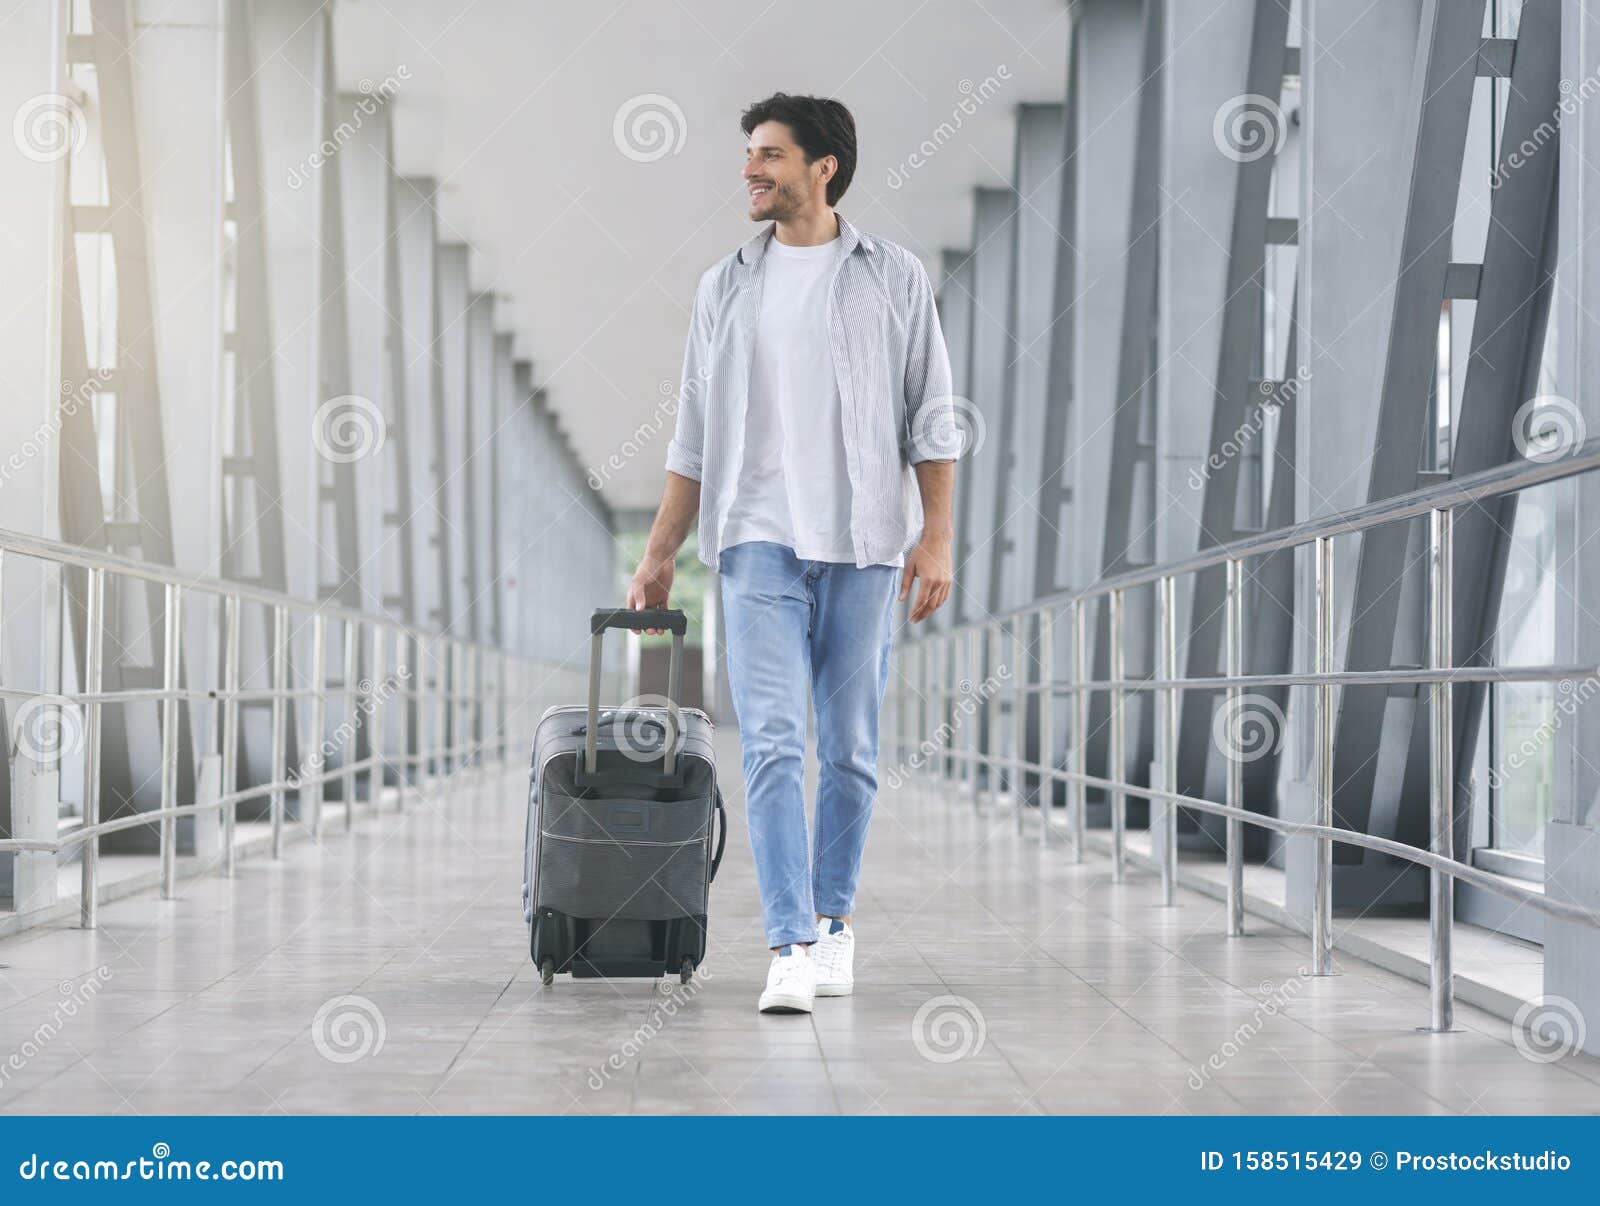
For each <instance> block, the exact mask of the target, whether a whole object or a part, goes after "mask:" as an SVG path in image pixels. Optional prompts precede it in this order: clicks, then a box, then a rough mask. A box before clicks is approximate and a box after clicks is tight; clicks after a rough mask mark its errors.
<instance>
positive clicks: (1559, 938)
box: [1544, 0, 1600, 1055]
mask: <svg viewBox="0 0 1600 1206" xmlns="http://www.w3.org/2000/svg"><path fill="white" fill-rule="evenodd" d="M1597 49H1600V13H1596V12H1595V11H1594V10H1593V8H1592V7H1591V6H1589V5H1586V4H1583V3H1581V2H1580V0H1563V4H1562V8H1561V76H1562V78H1563V79H1564V80H1571V81H1573V83H1574V84H1575V85H1576V84H1578V83H1579V82H1580V81H1586V80H1588V79H1590V78H1591V76H1592V74H1593V72H1594V70H1595V57H1594V56H1595V53H1596V51H1597ZM1563 96H1566V94H1565V93H1563ZM1597 153H1600V109H1597V108H1596V106H1595V104H1594V102H1593V101H1592V100H1591V101H1589V102H1588V103H1584V104H1579V103H1576V102H1574V103H1573V104H1572V105H1571V106H1570V111H1569V109H1568V106H1567V105H1566V104H1565V102H1564V104H1563V112H1562V116H1561V185H1560V189H1561V192H1560V235H1559V237H1560V245H1559V246H1560V256H1559V262H1560V270H1559V271H1560V273H1561V287H1560V288H1559V289H1558V290H1557V291H1556V298H1555V304H1554V307H1553V310H1552V313H1551V316H1550V321H1551V322H1552V323H1553V324H1554V327H1555V330H1554V332H1553V335H1554V339H1555V344H1556V348H1557V349H1558V351H1557V367H1556V382H1557V388H1558V390H1559V391H1560V393H1561V395H1562V396H1563V397H1565V398H1567V399H1569V400H1570V402H1571V404H1572V405H1574V406H1575V407H1577V409H1578V412H1579V413H1580V414H1581V415H1582V416H1583V419H1584V420H1585V422H1584V424H1583V429H1584V430H1586V431H1587V432H1588V433H1589V435H1590V437H1591V438H1593V435H1594V433H1596V432H1600V392H1597V391H1600V351H1597V349H1600V343H1597V342H1596V341H1597V340H1600V318H1597V317H1596V315H1597V313H1600V289H1597V282H1600V246H1597V245H1596V243H1595V240H1594V239H1593V238H1592V232H1593V230H1594V227H1595V223H1596V221H1600V212H1597V211H1596V209H1595V201H1594V198H1595V196H1596V195H1597V193H1596V189H1600V164H1597V163H1596V155H1597ZM1561 492H1562V494H1563V495H1564V496H1565V497H1564V499H1563V501H1564V502H1565V503H1566V504H1567V505H1566V506H1558V510H1557V514H1558V522H1557V524H1556V550H1555V559H1556V566H1557V569H1556V586H1557V589H1556V600H1557V602H1556V660H1557V661H1558V662H1565V661H1571V662H1577V663H1582V664H1600V622H1597V621H1596V619H1595V600H1597V599H1600V550H1597V549H1596V548H1595V547H1594V542H1593V540H1592V539H1590V538H1589V537H1590V536H1591V534H1592V533H1593V531H1594V528H1595V523H1596V522H1597V520H1600V478H1597V477H1596V476H1595V475H1594V474H1588V475H1586V476H1584V477H1580V478H1578V479H1577V480H1576V481H1574V482H1572V483H1571V484H1570V485H1568V486H1566V487H1564V488H1562V491H1561ZM1558 716H1559V714H1558ZM1561 719H1562V720H1563V722H1562V723H1560V724H1558V725H1557V727H1556V732H1555V740H1556V778H1555V792H1554V796H1555V799H1554V805H1553V816H1552V817H1551V819H1550V824H1549V825H1548V826H1547V827H1546V829H1545V839H1544V857H1545V892H1546V893H1548V894H1549V896H1550V897H1551V898H1552V899H1555V900H1565V901H1570V902H1573V903H1576V904H1580V905H1582V906H1583V907H1585V908H1587V909H1589V910H1591V911H1600V857H1596V851H1597V850H1600V769H1597V768H1600V709H1597V708H1596V707H1595V706H1594V704H1593V703H1592V702H1591V703H1588V704H1585V705H1583V706H1580V707H1579V708H1577V709H1575V710H1574V711H1573V713H1572V714H1571V716H1570V717H1566V718H1561ZM1544 980H1545V992H1546V993H1547V994H1550V995H1552V996H1557V997H1561V998H1563V999H1564V1001H1565V1002H1570V1003H1571V1006H1572V1007H1575V1009H1576V1012H1577V1014H1578V1016H1579V1017H1580V1018H1581V1019H1582V1020H1583V1021H1585V1022H1586V1023H1587V1025H1586V1027H1585V1029H1586V1031H1587V1040H1586V1046H1585V1050H1586V1051H1588V1052H1589V1053H1590V1054H1592V1055H1594V1054H1600V933H1597V932H1596V931H1595V930H1593V929H1591V928H1589V927H1586V926H1579V925H1574V924H1572V923H1570V922H1560V921H1552V922H1549V923H1547V924H1546V926H1545V965H1544ZM1554 1006H1555V1007H1556V1008H1558V1009H1561V1010H1563V1011H1565V1010H1567V1006H1566V1005H1565V1004H1563V1003H1561V1002H1555V1003H1554Z"/></svg>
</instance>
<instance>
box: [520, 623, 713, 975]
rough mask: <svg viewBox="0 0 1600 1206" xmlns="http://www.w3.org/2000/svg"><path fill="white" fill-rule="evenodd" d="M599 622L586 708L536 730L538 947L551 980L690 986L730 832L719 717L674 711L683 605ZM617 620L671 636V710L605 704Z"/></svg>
mask: <svg viewBox="0 0 1600 1206" xmlns="http://www.w3.org/2000/svg"><path fill="white" fill-rule="evenodd" d="M589 628H590V633H591V648H590V659H589V702H588V704H587V706H583V705H573V706H557V707H553V708H551V709H549V710H548V711H547V712H545V714H544V715H543V716H542V717H540V719H539V725H538V728H537V729H536V730H535V732H534V739H533V763H532V766H531V767H530V769H529V776H528V779H529V793H528V818H527V827H526V830H525V839H524V856H523V870H524V875H523V885H522V905H523V916H524V918H525V919H526V920H527V922H528V925H529V931H530V932H529V949H530V952H531V953H532V955H533V961H534V964H535V966H537V967H538V968H539V971H540V974H541V976H542V977H543V980H544V982H545V983H546V984H549V983H550V982H551V980H552V979H554V977H555V975H556V973H557V972H571V973H572V974H573V975H574V976H662V975H672V974H676V975H679V976H681V977H682V978H683V980H684V981H686V982H687V981H688V979H689V978H690V976H691V975H692V974H693V972H694V969H695V968H696V967H698V966H699V964H700V961H701V959H702V958H703V957H704V956H705V948H706V936H705V928H706V911H707V897H708V895H709V889H710V885H711V881H712V879H713V878H714V877H715V876H716V873H717V866H718V864H719V863H720V862H721V860H722V850H723V846H724V845H725V843H726V841H727V836H728V835H727V821H726V818H725V816H724V814H723V807H722V795H721V793H720V792H719V791H718V789H717V774H716V763H715V758H714V754H713V750H712V724H711V718H710V717H708V716H707V715H706V714H705V713H704V712H702V711H700V710H698V709H696V708H680V707H678V695H679V692H678V685H679V681H680V674H681V671H682V666H683V637H684V633H685V631H686V629H687V620H686V619H685V617H684V614H683V612H682V611H678V610H668V609H657V610H646V611H631V610H626V609H604V608H603V609H601V610H599V611H596V612H595V613H594V615H593V616H592V617H591V619H590V623H589ZM608 628H631V629H634V630H642V629H646V628H662V629H666V630H668V631H670V632H671V633H672V658H671V662H670V664H669V669H668V672H667V705H666V706H664V707H627V708H606V709H602V708H601V707H600V651H601V642H602V640H603V638H604V636H605V631H606V629H608ZM713 831H715V832H713ZM713 839H715V844H714V845H713Z"/></svg>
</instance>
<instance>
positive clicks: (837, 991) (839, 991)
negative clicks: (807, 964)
mask: <svg viewBox="0 0 1600 1206" xmlns="http://www.w3.org/2000/svg"><path fill="white" fill-rule="evenodd" d="M855 990H856V986H855V985H854V984H818V985H817V996H819V997H848V996H849V995H850V994H851V993H853V992H855Z"/></svg>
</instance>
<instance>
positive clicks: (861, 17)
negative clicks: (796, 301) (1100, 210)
mask: <svg viewBox="0 0 1600 1206" xmlns="http://www.w3.org/2000/svg"><path fill="white" fill-rule="evenodd" d="M335 14H336V15H335V22H336V24H335V44H336V55H337V59H338V73H339V80H340V85H341V87H342V88H346V89H353V88H355V87H357V86H358V83H359V81H361V80H363V79H367V80H371V81H375V82H376V81H381V80H383V79H385V78H386V77H389V76H393V75H395V74H396V72H397V70H398V69H399V67H400V66H401V65H402V64H403V65H404V66H405V68H406V70H407V72H408V73H409V78H408V79H406V80H405V81H404V82H402V83H401V84H400V89H399V92H398V93H397V95H396V96H395V99H394V100H393V101H392V105H393V107H394V110H393V111H394V120H395V141H396V156H397V167H398V168H399V169H400V171H402V172H404V173H405V174H407V175H431V176H434V177H437V178H438V180H439V181H440V182H441V185H442V194H441V199H440V214H441V219H442V222H443V224H444V225H443V231H442V237H445V238H459V239H462V240H464V241H466V242H469V243H470V244H471V245H472V248H473V257H472V269H473V284H474V286H475V287H476V288H479V289H493V290H494V291H495V293H496V294H499V295H501V297H502V298H503V300H502V301H501V302H500V303H499V304H498V307H497V310H498V315H499V319H500V326H501V328H502V329H504V330H511V331H513V332H514V333H515V335H516V346H517V353H518V355H520V356H526V357H528V358H529V359H531V360H532V361H533V362H534V375H535V378H536V380H537V381H539V382H540V383H541V384H544V385H546V386H547V387H548V389H549V396H550V399H551V402H552V405H553V406H554V407H555V408H556V410H557V412H558V413H559V414H560V416H561V421H562V424H563V425H564V426H565V427H566V429H567V430H568V431H569V432H570V433H571V436H572V439H573V443H574V445H575V446H576V448H577V451H578V455H579V456H580V457H581V458H583V460H584V461H585V463H586V465H588V466H602V465H605V464H606V463H607V461H608V460H609V459H610V458H611V457H612V456H613V454H617V453H620V452H621V451H622V449H623V445H624V441H625V440H627V439H628V437H629V436H630V435H631V434H632V433H633V432H634V431H635V430H636V429H638V428H640V427H641V425H643V427H644V428H645V429H646V430H653V429H654V427H655V426H656V425H658V424H659V423H660V422H661V421H662V419H661V413H660V407H661V402H662V397H663V393H664V392H665V391H667V390H669V389H670V388H671V387H670V386H666V385H663V384H662V383H663V382H667V383H671V382H675V381H676V380H677V377H678V374H679V372H680V369H681V363H682V355H683V335H684V330H685V327H686V324H687V318H688V307H689V304H690V302H691V300H692V298H693V294H694V287H695V283H696V281H697V280H698V279H699V276H700V273H701V272H702V271H703V270H704V269H705V268H706V267H708V266H709V265H710V264H711V263H712V262H713V261H714V260H716V259H717V258H718V257H720V256H722V255H724V254H725V253H727V252H728V251H730V250H732V249H733V248H734V247H735V246H737V245H738V244H739V243H740V242H741V241H742V240H743V239H745V238H747V237H748V236H749V234H750V232H751V231H752V230H753V229H754V228H753V227H752V226H751V225H750V223H749V221H748V220H747V219H746V217H745V208H744V190H743V186H742V182H741V180H740V176H739V173H740V169H741V168H742V166H743V159H744V136H743V134H742V133H741V132H740V130H739V113H740V111H741V110H742V109H743V108H744V107H745V105H747V104H748V103H749V102H750V101H752V100H755V99H757V98H759V97H762V96H765V95H767V94H768V93H770V92H773V91H776V90H779V89H782V90H784V91H788V92H813V93H819V94H824V95H830V96H836V97H838V98H839V99H841V100H843V101H844V102H845V103H846V104H848V105H849V106H850V108H851V110H852V111H853V112H854V113H855V116H856V124H857V129H858V134H859V137H860V144H861V150H860V163H859V165H858V167H857V170H856V177H855V182H854V184H853V185H852V187H851V189H850V191H849V193H848V194H847V195H846V197H845V198H844V200H843V202H842V203H841V205H840V207H839V208H840V211H841V212H843V213H844V214H846V216H848V217H849V218H850V219H851V220H852V221H854V222H856V223H857V224H858V225H861V226H863V227H864V228H866V229H867V230H869V231H872V232H874V233H877V234H880V235H883V236H885V237H887V238H890V239H893V240H895V241H896V242H899V243H902V244H904V245H905V246H907V247H909V248H911V249H912V250H914V251H916V252H917V253H919V254H920V255H922V256H923V258H924V262H925V263H927V264H928V267H929V270H930V272H932V271H933V270H934V269H935V267H936V266H937V261H938V254H939V251H940V249H941V248H944V247H961V246H964V245H966V244H967V242H968V239H969V232H970V228H971V221H972V209H971V192H972V188H973V186H974V185H978V184H998V183H1002V182H1003V181H1004V180H1005V179H1006V177H1007V175H1008V174H1009V171H1010V161H1011V153H1012V138H1013V110H1014V107H1015V105H1016V104H1017V103H1019V102H1022V101H1058V100H1060V99H1061V95H1062V87H1063V76H1064V73H1065V64H1066V56H1067V36H1068V18H1067V5H1066V3H1065V0H991V2H990V3H987V4H984V3H977V2H975V0H923V2H922V3H916V2H914V0H853V2H848V3H847V2H842V0H810V2H808V3H806V4H803V5H802V4H798V3H783V2H780V0H769V2H768V3H766V4H765V6H764V7H763V6H762V5H761V3H760V0H743V2H739V0H673V2H664V0H584V2H578V3H574V2H571V0H568V2H564V3H556V2H552V0H535V2H532V3H529V2H527V0H476V3H470V2H469V3H465V4H441V3H439V2H438V0H338V4H337V6H336V8H335ZM1008 77H1009V78H1008ZM986 82H987V83H986ZM987 90H992V95H991V96H990V97H989V98H988V99H987V100H985V101H984V102H983V103H982V104H978V103H977V101H976V94H977V93H978V92H983V91H987ZM969 93H972V94H973V99H972V100H969V101H968V107H975V108H976V112H975V113H973V114H971V115H967V114H965V113H963V112H961V111H960V110H959V108H958V106H960V105H961V103H962V101H963V99H964V98H966V97H967V96H968V95H969ZM644 94H659V95H661V96H664V97H667V98H670V100H671V102H672V103H673V104H675V105H676V106H677V108H678V109H679V110H680V111H681V113H682V115H683V120H682V124H681V126H680V127H678V128H679V130H680V131H681V144H680V145H678V147H677V149H676V150H675V151H674V152H672V153H669V154H664V155H661V156H660V157H658V158H654V159H651V160H649V161H639V160H637V159H634V158H629V157H628V155H626V154H624V153H623V152H622V151H621V150H620V149H619V147H618V144H617V141H616V139H615V137H614V135H613V123H614V120H615V118H616V116H617V113H618V111H619V109H621V108H622V107H623V106H624V105H626V104H628V103H629V102H630V101H631V100H632V99H633V98H635V97H639V96H641V95H644ZM946 122H948V123H950V125H951V126H955V125H956V124H957V123H959V124H960V129H959V130H957V132H956V133H955V135H954V137H949V138H948V140H947V141H945V142H944V144H943V145H942V146H941V147H940V148H939V149H938V150H937V151H936V152H935V153H934V154H933V155H932V156H931V158H929V160H928V161H927V163H926V164H925V165H924V166H922V167H920V168H918V169H915V170H912V171H911V172H910V173H909V174H908V175H907V176H906V177H905V179H904V183H902V184H900V186H899V187H892V186H891V184H890V179H891V175H892V174H893V173H895V172H896V169H897V168H898V169H899V171H900V172H904V171H905V167H904V164H905V161H906V158H907V156H908V155H909V154H911V153H912V152H913V151H914V150H915V149H916V148H917V147H918V146H919V144H922V143H923V142H924V141H925V140H927V139H930V138H934V137H936V136H935V130H936V129H937V128H938V127H939V126H940V125H941V123H946ZM946 134H947V135H948V131H946ZM640 154H648V152H647V151H641V152H640ZM936 279H937V278H936ZM668 422H669V425H670V421H668ZM668 434H669V433H667V432H663V433H662V434H660V435H658V436H655V437H653V438H650V439H648V440H646V441H645V443H644V445H643V449H642V451H640V452H639V453H638V455H636V456H634V457H632V458H631V459H629V460H628V461H627V463H626V464H625V465H624V466H623V467H622V468H621V469H620V470H616V471H613V470H611V469H605V470H603V471H602V472H603V474H604V476H605V479H606V486H605V493H606V495H607V497H608V498H609V499H610V501H611V502H612V503H613V505H616V506H620V507H648V506H653V505H654V503H655V501H656V499H657V497H658V496H659V491H660V485H661V474H662V464H663V457H664V455H665V446H666V440H667V436H668Z"/></svg>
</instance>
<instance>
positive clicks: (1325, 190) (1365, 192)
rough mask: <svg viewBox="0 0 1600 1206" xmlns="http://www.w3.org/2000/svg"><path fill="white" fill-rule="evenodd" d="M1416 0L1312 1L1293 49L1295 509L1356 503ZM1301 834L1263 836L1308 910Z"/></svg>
mask: <svg viewBox="0 0 1600 1206" xmlns="http://www.w3.org/2000/svg"><path fill="white" fill-rule="evenodd" d="M1420 26H1421V3H1420V0H1398V2H1397V3H1394V4H1381V5H1373V6H1370V7H1368V8H1365V9H1358V8H1352V7H1351V6H1349V5H1342V4H1337V3H1325V2H1322V0H1313V2H1312V3H1311V4H1309V5H1307V6H1306V16H1305V24H1304V26H1303V29H1302V35H1301V36H1302V40H1303V46H1302V49H1301V56H1300V69H1301V108H1300V138H1301V143H1302V146H1303V147H1304V148H1305V152H1306V153H1305V154H1304V155H1303V156H1302V159H1301V180H1300V185H1301V197H1302V201H1301V204H1300V213H1301V218H1300V244H1299V249H1300V284H1299V323H1300V337H1299V340H1298V343H1299V348H1300V360H1301V363H1302V365H1303V366H1304V379H1303V380H1302V381H1301V383H1300V385H1299V386H1298V388H1297V391H1296V394H1295V397H1294V399H1293V401H1292V402H1291V403H1290V404H1291V405H1292V406H1294V407H1295V465H1296V474H1295V477H1296V483H1295V517H1296V518H1297V519H1308V518H1313V517H1315V516H1318V515H1326V514H1328V513H1330V512H1333V511H1339V510H1346V509H1348V508H1351V507H1355V506H1359V505H1360V504H1361V503H1362V502H1364V501H1365V498H1366V489H1367V482H1368V478H1369V476H1370V470H1371V461H1372V451H1373V441H1374V438H1375V435H1376V426H1377V417H1378V403H1379V390H1378V387H1379V377H1378V371H1379V369H1380V368H1381V356H1380V355H1379V352H1380V351H1381V349H1382V348H1383V347H1385V346H1386V344H1387V342H1388V330H1389V320H1390V314H1391V310H1392V306H1391V299H1392V296H1393V288H1394V278H1395V271H1396V267H1397V264H1396V259H1397V256H1398V250H1397V249H1398V246H1399V238H1400V230H1401V224H1402V222H1403V220H1404V205H1405V196H1406V188H1407V186H1408V182H1409V180H1410V176H1411V168H1412V154H1411V147H1410V146H1408V145H1407V143H1406V131H1405V125H1406V123H1405V121H1404V120H1402V115H1404V114H1405V113H1406V112H1407V109H1408V107H1409V105H1410V104H1411V85H1412V67H1413V59H1414V57H1415V53H1416V46H1417V35H1418V31H1419V29H1420ZM1355 557H1356V545H1355V543H1354V542H1353V541H1351V540H1337V541H1335V542H1334V567H1333V572H1334V580H1335V592H1334V600H1335V602H1334V632H1335V634H1336V638H1337V639H1336V644H1337V648H1336V651H1335V657H1334V664H1335V665H1342V664H1343V648H1344V638H1345V633H1346V629H1347V628H1348V624H1349V611H1350V602H1349V601H1350V599H1351V597H1352V596H1353V592H1354V585H1355V583H1354V578H1355V566H1356V560H1355ZM1297 566H1298V569H1297V576H1296V590H1295V612H1296V615H1297V616H1298V622H1297V623H1296V625H1295V636H1294V665H1295V667H1296V669H1297V670H1300V671H1302V672H1309V671H1310V670H1311V669H1312V668H1313V666H1314V659H1315V651H1314V648H1313V643H1312V633H1313V632H1314V606H1315V605H1314V601H1313V600H1314V583H1313V578H1312V550H1310V549H1302V550H1300V552H1299V555H1298V559H1297ZM1313 706H1314V705H1313V691H1312V689H1311V688H1295V689H1294V691H1293V692H1292V693H1291V703H1290V711H1289V733H1288V736H1287V739H1286V743H1285V746H1284V751H1283V757H1282V761H1281V771H1280V781H1279V785H1278V800H1279V810H1280V815H1282V816H1284V817H1286V818H1288V819H1293V820H1303V821H1309V820H1311V819H1312V818H1313V815H1314V808H1315V803H1314V800H1313V798H1312V788H1313V780H1312V775H1313V749H1314V747H1313V743H1312V742H1313V735H1314V732H1315V726H1314V724H1313V722H1312V709H1313ZM1314 845H1315V844H1314V843H1313V842H1311V841H1309V840H1300V839H1289V840H1288V841H1286V842H1280V841H1278V840H1277V839H1273V840H1272V841H1271V848H1272V849H1274V851H1275V853H1274V855H1273V860H1274V861H1275V862H1277V861H1281V862H1282V864H1283V865H1284V866H1285V867H1286V869H1287V870H1288V872H1289V882H1288V893H1289V896H1288V904H1289V908H1290V909H1291V910H1293V911H1294V912H1295V913H1296V914H1297V915H1299V916H1302V917H1309V916H1310V911H1311V891H1312V859H1313V853H1314Z"/></svg>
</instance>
